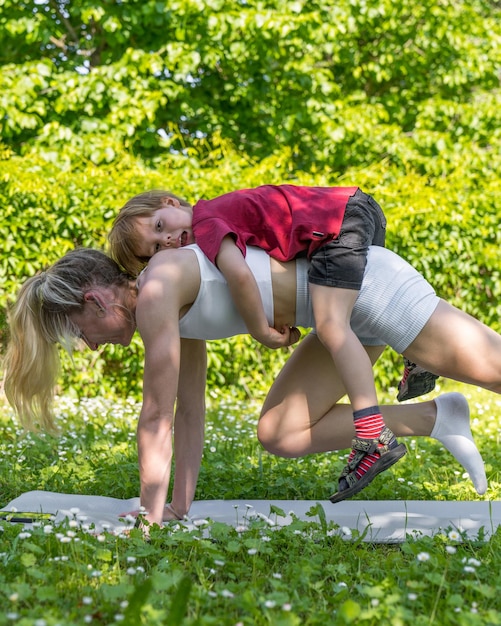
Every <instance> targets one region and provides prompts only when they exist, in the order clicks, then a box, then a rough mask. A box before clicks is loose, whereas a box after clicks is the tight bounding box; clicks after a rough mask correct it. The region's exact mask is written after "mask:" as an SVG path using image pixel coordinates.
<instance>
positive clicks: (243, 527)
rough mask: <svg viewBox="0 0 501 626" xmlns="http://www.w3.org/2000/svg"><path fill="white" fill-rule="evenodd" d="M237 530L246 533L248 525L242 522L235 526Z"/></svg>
mask: <svg viewBox="0 0 501 626" xmlns="http://www.w3.org/2000/svg"><path fill="white" fill-rule="evenodd" d="M235 530H236V531H237V533H244V532H245V531H246V530H247V526H244V525H242V524H240V525H239V526H237V527H236V528H235Z"/></svg>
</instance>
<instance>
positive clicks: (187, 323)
mask: <svg viewBox="0 0 501 626" xmlns="http://www.w3.org/2000/svg"><path fill="white" fill-rule="evenodd" d="M183 249H184V250H190V249H191V250H193V251H194V252H195V254H196V255H197V259H198V264H199V266H200V291H199V292H198V295H197V298H196V300H195V302H194V303H193V304H192V305H191V308H190V310H189V311H188V312H187V313H186V314H185V315H183V317H182V318H181V319H180V320H179V331H180V333H181V337H184V338H186V339H223V338H225V337H232V336H233V335H242V334H246V333H247V332H248V331H247V328H246V326H245V324H244V322H243V320H242V318H241V317H240V315H239V314H238V312H237V309H236V307H235V305H234V304H233V300H232V298H231V295H230V292H229V290H228V285H227V284H226V280H225V279H224V276H223V275H222V274H221V272H220V271H219V270H218V269H217V267H216V266H215V265H213V264H212V263H211V262H210V261H209V259H208V258H207V257H206V256H205V255H204V253H203V252H202V251H201V250H200V248H199V247H198V246H197V245H191V246H186V247H185V248H183ZM245 260H246V261H247V264H248V265H249V267H250V269H251V271H252V273H253V274H254V277H255V279H256V282H257V285H258V287H259V292H260V294H261V300H262V302H263V305H264V310H265V313H266V318H267V320H268V323H269V324H270V325H273V293H272V285H271V269H270V258H269V256H268V255H267V254H266V252H264V251H263V250H260V249H259V248H253V247H249V248H247V256H246V257H245Z"/></svg>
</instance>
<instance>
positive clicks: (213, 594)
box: [207, 591, 217, 598]
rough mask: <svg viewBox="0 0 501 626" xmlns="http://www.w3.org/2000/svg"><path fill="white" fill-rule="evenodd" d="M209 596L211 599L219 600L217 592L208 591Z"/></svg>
mask: <svg viewBox="0 0 501 626" xmlns="http://www.w3.org/2000/svg"><path fill="white" fill-rule="evenodd" d="M207 595H208V596H210V597H211V598H217V593H216V592H215V591H208V592H207Z"/></svg>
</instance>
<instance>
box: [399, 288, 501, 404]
mask: <svg viewBox="0 0 501 626" xmlns="http://www.w3.org/2000/svg"><path fill="white" fill-rule="evenodd" d="M404 356H406V357H407V358H408V359H410V360H411V361H413V362H414V363H418V364H419V365H421V366H422V367H424V368H425V369H427V370H428V371H430V372H433V373H434V374H439V375H440V376H444V377H446V378H452V379H453V380H458V381H461V382H465V383H470V384H472V385H477V386H479V387H483V388H484V389H488V390H489V391H494V392H496V393H501V335H499V334H498V333H496V332H494V331H493V330H492V329H491V328H489V327H488V326H486V325H485V324H482V323H481V322H479V321H478V320H477V319H475V318H474V317H471V316H470V315H468V314H467V313H464V312H463V311H460V310H459V309H457V308H456V307H453V306H452V305H450V304H448V303H447V302H445V301H443V300H441V301H440V302H439V304H438V306H437V308H436V310H435V312H434V313H433V315H432V316H431V318H430V319H429V321H428V322H427V324H426V325H425V326H424V328H423V330H422V331H421V332H420V333H419V335H418V336H417V338H416V339H415V340H414V341H413V342H412V343H411V345H410V346H409V347H408V348H407V350H405V352H404Z"/></svg>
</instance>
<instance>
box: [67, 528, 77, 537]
mask: <svg viewBox="0 0 501 626" xmlns="http://www.w3.org/2000/svg"><path fill="white" fill-rule="evenodd" d="M66 536H67V537H71V538H72V539H73V537H76V532H75V531H73V530H68V531H66Z"/></svg>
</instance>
